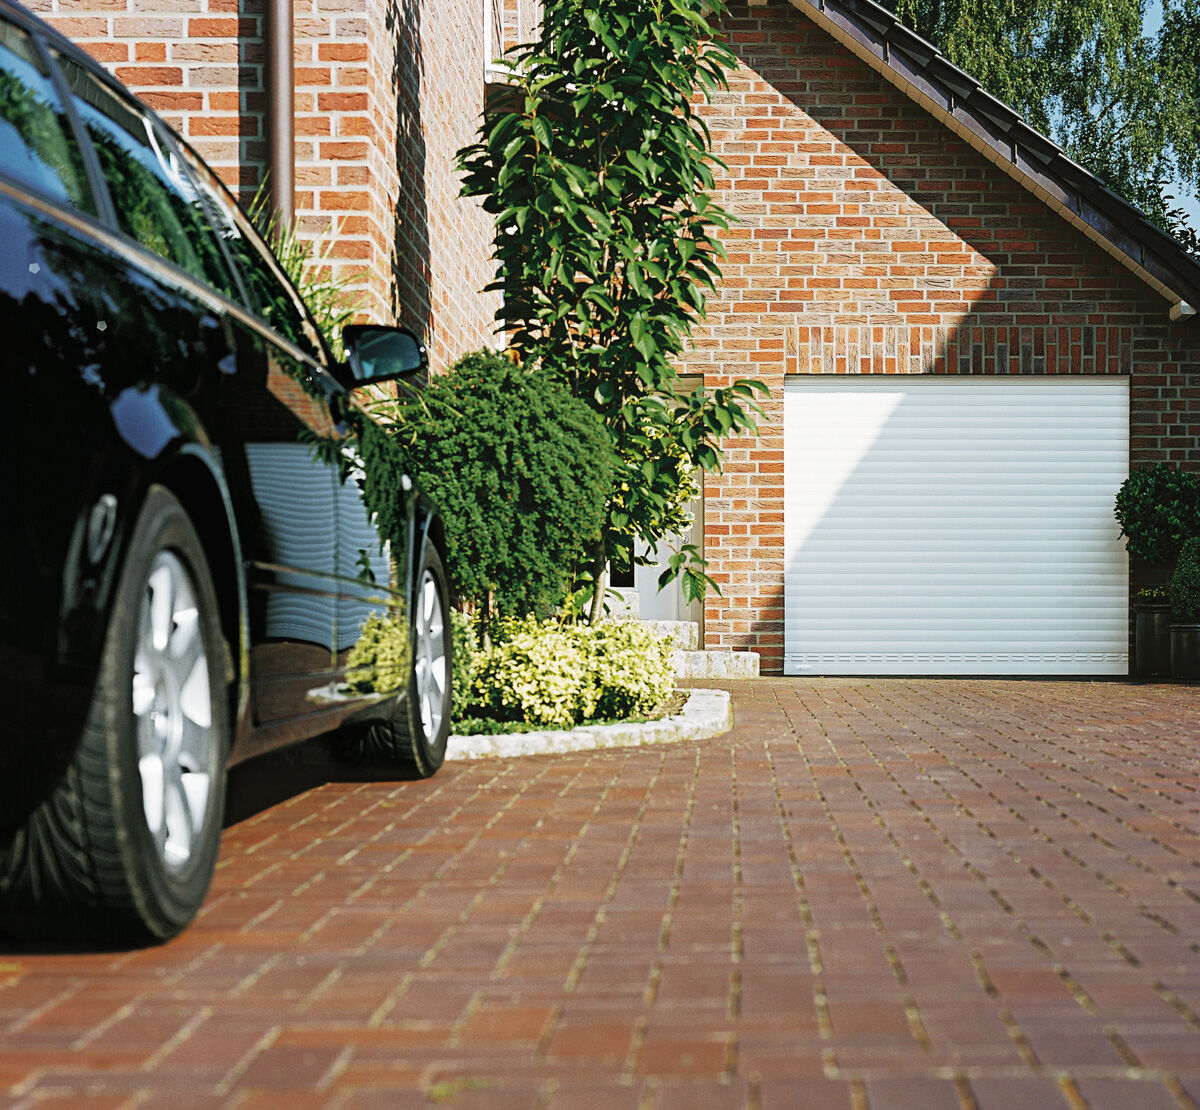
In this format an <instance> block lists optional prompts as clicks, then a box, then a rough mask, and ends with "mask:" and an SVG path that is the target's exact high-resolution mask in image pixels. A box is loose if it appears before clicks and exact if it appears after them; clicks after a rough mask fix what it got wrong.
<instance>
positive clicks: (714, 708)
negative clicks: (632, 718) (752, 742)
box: [446, 690, 733, 759]
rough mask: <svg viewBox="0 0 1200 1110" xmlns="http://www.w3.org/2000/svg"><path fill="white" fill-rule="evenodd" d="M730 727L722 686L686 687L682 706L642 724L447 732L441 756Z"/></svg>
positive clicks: (550, 750) (567, 748)
mask: <svg viewBox="0 0 1200 1110" xmlns="http://www.w3.org/2000/svg"><path fill="white" fill-rule="evenodd" d="M732 727H733V710H732V709H731V707H730V702H729V692H728V691H726V690H690V691H688V700H687V703H686V704H685V705H684V707H683V709H682V710H681V711H680V712H679V713H676V714H675V715H674V716H673V717H664V718H663V719H662V720H660V721H647V722H645V723H644V724H616V725H581V726H580V727H579V728H572V729H553V730H547V731H544V732H510V733H504V734H502V735H500V736H478V735H476V736H451V737H450V743H449V746H448V748H447V750H446V758H447V759H483V758H487V757H489V756H494V757H498V758H502V759H511V758H513V757H514V756H520V755H553V754H560V753H565V752H582V751H591V750H593V749H596V748H631V747H637V746H638V745H639V744H664V743H669V742H670V741H673V740H700V739H704V738H706V737H709V736H720V735H721V733H723V732H728V731H729V730H730V729H731V728H732Z"/></svg>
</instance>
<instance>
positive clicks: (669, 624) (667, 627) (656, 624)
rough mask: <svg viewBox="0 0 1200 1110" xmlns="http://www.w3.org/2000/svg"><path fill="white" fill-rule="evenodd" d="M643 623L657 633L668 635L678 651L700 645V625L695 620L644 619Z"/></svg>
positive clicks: (693, 648) (692, 649)
mask: <svg viewBox="0 0 1200 1110" xmlns="http://www.w3.org/2000/svg"><path fill="white" fill-rule="evenodd" d="M641 623H642V624H644V625H646V626H647V627H648V628H651V629H653V630H654V632H655V633H656V634H657V635H659V636H665V637H667V638H668V639H669V640H670V641H671V646H672V647H673V648H675V649H676V650H677V651H695V650H696V649H697V648H699V646H700V626H699V625H698V624H697V623H696V622H695V621H651V620H643V621H641Z"/></svg>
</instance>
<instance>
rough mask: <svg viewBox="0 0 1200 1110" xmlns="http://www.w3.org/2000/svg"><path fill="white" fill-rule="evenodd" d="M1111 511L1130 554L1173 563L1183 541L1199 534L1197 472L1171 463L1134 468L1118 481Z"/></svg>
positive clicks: (1153, 561)
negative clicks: (1194, 472) (1115, 500)
mask: <svg viewBox="0 0 1200 1110" xmlns="http://www.w3.org/2000/svg"><path fill="white" fill-rule="evenodd" d="M1113 513H1114V515H1115V516H1116V518H1117V522H1118V523H1119V524H1120V525H1121V534H1122V535H1123V536H1125V537H1126V543H1125V546H1126V547H1127V548H1128V549H1129V554H1130V555H1135V556H1137V557H1138V558H1139V559H1145V560H1147V561H1148V562H1151V563H1158V562H1166V563H1171V562H1174V560H1175V558H1176V556H1177V555H1178V554H1179V549H1180V548H1181V547H1182V546H1183V543H1184V541H1185V540H1187V539H1190V538H1191V537H1192V536H1200V475H1196V474H1191V473H1189V472H1187V471H1183V470H1180V469H1179V468H1178V467H1175V466H1172V465H1171V464H1170V463H1159V464H1158V465H1157V466H1152V467H1149V468H1147V469H1144V470H1135V471H1134V472H1133V473H1132V474H1130V475H1129V477H1128V478H1126V479H1125V481H1124V482H1122V483H1121V488H1120V490H1118V491H1117V502H1116V507H1115V508H1114V510H1113Z"/></svg>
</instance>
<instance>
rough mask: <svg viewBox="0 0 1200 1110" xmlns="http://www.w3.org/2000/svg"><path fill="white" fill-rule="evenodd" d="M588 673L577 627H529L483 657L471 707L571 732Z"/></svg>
mask: <svg viewBox="0 0 1200 1110" xmlns="http://www.w3.org/2000/svg"><path fill="white" fill-rule="evenodd" d="M586 671H587V656H586V654H585V652H584V651H583V645H582V643H581V640H580V637H579V636H578V634H577V629H576V628H575V627H574V626H565V627H559V626H557V625H537V624H533V623H530V624H528V625H527V626H525V627H524V628H522V629H520V630H519V631H517V632H514V633H512V634H511V635H510V636H509V637H508V638H506V639H504V640H502V641H500V642H499V643H495V644H493V645H492V646H491V648H489V649H488V650H487V651H484V652H482V653H481V654H480V656H479V658H478V660H477V661H476V667H475V685H474V690H473V694H474V697H473V699H472V701H473V704H474V706H475V707H477V708H478V709H480V710H481V711H483V713H484V714H486V715H488V716H492V717H495V718H496V719H497V720H501V721H525V722H527V723H528V724H533V725H541V726H543V727H545V728H570V727H571V726H572V725H573V724H574V723H575V722H576V721H577V720H579V719H580V713H579V709H580V703H581V700H582V697H583V695H584V691H585V683H584V679H585V675H586Z"/></svg>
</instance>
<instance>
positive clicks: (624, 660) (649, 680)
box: [587, 621, 675, 719]
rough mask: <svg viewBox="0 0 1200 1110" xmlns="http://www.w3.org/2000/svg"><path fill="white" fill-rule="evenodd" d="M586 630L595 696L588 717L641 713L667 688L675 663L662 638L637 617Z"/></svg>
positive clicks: (662, 697) (629, 715)
mask: <svg viewBox="0 0 1200 1110" xmlns="http://www.w3.org/2000/svg"><path fill="white" fill-rule="evenodd" d="M588 632H589V633H590V635H589V637H588V639H589V641H590V642H589V645H588V647H589V654H590V670H591V686H592V689H593V690H594V692H595V697H596V703H595V705H594V706H592V707H591V709H590V711H589V712H588V714H587V715H588V716H589V717H599V718H602V719H608V718H616V717H637V716H644V715H645V714H646V713H649V712H650V710H652V709H653V708H654V707H655V706H656V705H658V704H659V703H660V702H662V701H663V699H664V698H666V696H667V695H668V694H669V693H670V692H671V689H672V687H673V686H674V685H675V668H674V666H673V665H672V662H671V643H670V641H669V640H668V639H667V638H666V637H663V636H658V635H656V634H655V633H654V632H653V631H652V630H651V629H649V628H647V627H646V626H645V625H644V624H638V623H636V622H635V621H608V622H606V623H603V624H598V625H593V626H591V627H590V628H589V629H588Z"/></svg>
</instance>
